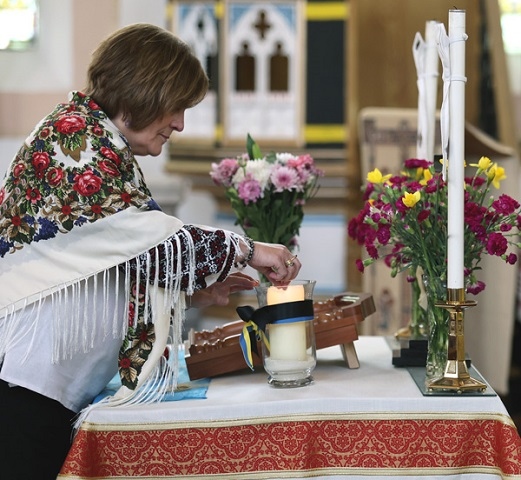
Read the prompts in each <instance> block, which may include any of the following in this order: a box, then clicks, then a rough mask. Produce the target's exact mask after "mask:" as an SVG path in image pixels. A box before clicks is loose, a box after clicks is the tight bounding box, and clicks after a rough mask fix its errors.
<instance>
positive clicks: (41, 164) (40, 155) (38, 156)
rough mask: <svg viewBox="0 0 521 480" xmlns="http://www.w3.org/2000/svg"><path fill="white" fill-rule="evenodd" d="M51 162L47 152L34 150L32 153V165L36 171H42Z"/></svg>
mask: <svg viewBox="0 0 521 480" xmlns="http://www.w3.org/2000/svg"><path fill="white" fill-rule="evenodd" d="M49 163H51V160H50V158H49V154H48V153H47V152H34V153H33V161H32V164H33V167H34V169H35V170H36V171H37V172H43V171H44V170H45V169H46V168H47V167H48V166H49Z"/></svg>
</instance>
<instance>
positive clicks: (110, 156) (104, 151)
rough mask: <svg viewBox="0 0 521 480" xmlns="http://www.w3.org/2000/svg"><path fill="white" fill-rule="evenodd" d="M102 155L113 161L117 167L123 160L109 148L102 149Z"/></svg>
mask: <svg viewBox="0 0 521 480" xmlns="http://www.w3.org/2000/svg"><path fill="white" fill-rule="evenodd" d="M100 153H101V154H102V155H103V156H104V157H105V158H108V159H109V160H112V161H113V162H114V163H115V164H116V165H119V164H120V163H121V158H119V155H118V154H117V153H116V152H115V151H114V150H111V149H110V148H107V147H101V148H100Z"/></svg>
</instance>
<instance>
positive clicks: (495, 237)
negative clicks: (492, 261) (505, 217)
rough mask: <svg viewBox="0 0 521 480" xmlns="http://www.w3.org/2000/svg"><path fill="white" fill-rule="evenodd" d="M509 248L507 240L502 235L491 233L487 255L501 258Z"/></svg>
mask: <svg viewBox="0 0 521 480" xmlns="http://www.w3.org/2000/svg"><path fill="white" fill-rule="evenodd" d="M507 248H508V241H507V239H506V238H505V237H504V236H503V235H501V234H500V233H495V232H493V233H491V234H490V237H488V241H487V253H488V254H489V255H497V256H498V257H500V256H501V255H503V254H504V253H505V252H506V251H507Z"/></svg>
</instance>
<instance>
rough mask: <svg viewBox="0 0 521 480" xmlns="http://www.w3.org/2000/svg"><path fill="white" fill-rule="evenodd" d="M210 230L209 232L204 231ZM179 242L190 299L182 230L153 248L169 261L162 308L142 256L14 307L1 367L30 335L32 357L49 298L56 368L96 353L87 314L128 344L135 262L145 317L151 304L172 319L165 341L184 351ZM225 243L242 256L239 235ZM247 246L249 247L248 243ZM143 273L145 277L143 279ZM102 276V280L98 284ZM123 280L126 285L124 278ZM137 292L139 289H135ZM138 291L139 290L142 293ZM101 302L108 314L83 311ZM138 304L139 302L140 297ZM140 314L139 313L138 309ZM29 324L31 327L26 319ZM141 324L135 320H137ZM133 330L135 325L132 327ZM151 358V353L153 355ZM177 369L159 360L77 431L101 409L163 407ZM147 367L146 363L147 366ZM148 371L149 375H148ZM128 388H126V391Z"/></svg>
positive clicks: (1, 339)
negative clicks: (122, 287)
mask: <svg viewBox="0 0 521 480" xmlns="http://www.w3.org/2000/svg"><path fill="white" fill-rule="evenodd" d="M205 228H207V229H210V228H208V227H205ZM181 237H183V240H184V241H185V245H184V247H185V248H187V249H188V251H187V258H188V259H189V262H190V265H189V272H190V273H189V279H188V288H187V291H186V295H189V296H191V295H192V294H193V293H194V289H195V246H194V243H193V239H192V237H191V235H190V234H189V233H188V232H187V231H186V230H185V229H183V228H181V229H180V230H179V231H178V232H177V235H175V236H173V237H171V238H170V239H168V240H166V241H164V242H162V243H161V244H159V245H157V246H156V247H154V248H153V249H152V250H154V254H155V258H159V251H160V249H161V250H162V255H163V258H164V259H165V267H164V269H163V271H162V272H161V273H162V274H163V275H164V280H165V284H164V286H163V289H164V295H161V297H162V300H161V301H160V302H159V303H160V304H158V301H157V300H158V298H157V297H158V295H157V292H158V289H159V288H160V287H159V286H158V284H159V274H160V272H159V269H158V268H156V269H155V276H154V277H153V278H152V275H151V271H152V268H151V266H152V260H151V259H152V255H151V253H150V250H147V251H146V252H143V253H142V254H141V255H139V256H137V257H134V258H132V259H129V260H127V261H126V262H125V264H124V265H123V268H121V270H120V268H117V266H114V267H116V268H111V269H107V270H104V271H103V272H95V273H92V274H91V275H89V276H87V277H85V278H80V279H78V280H77V281H75V282H72V283H68V284H64V285H60V286H58V288H54V289H53V290H52V292H51V293H49V292H41V293H40V295H39V299H38V300H37V301H35V302H33V303H31V304H27V303H25V304H23V305H22V307H21V308H19V306H17V307H18V308H15V306H12V307H11V308H10V309H8V311H7V313H6V315H5V316H4V318H3V319H0V320H1V321H0V361H1V359H2V358H3V355H4V354H5V352H6V351H8V350H9V348H10V347H11V346H13V345H14V344H15V343H16V342H18V341H19V340H20V339H21V338H23V337H24V336H25V335H31V336H32V338H31V341H30V346H29V348H28V352H27V355H29V354H30V351H31V347H32V344H33V342H34V338H35V336H36V335H37V334H38V331H39V328H38V327H42V325H40V324H41V322H43V319H42V318H41V315H40V312H41V305H42V302H43V300H44V299H46V298H47V297H50V298H51V301H52V307H53V308H52V309H53V325H52V328H53V354H52V362H54V363H57V362H60V361H62V360H66V359H69V358H72V357H73V356H74V354H75V353H77V352H79V351H83V352H88V351H89V350H91V349H93V348H96V345H95V338H96V332H95V331H93V330H92V329H93V328H94V327H95V326H96V324H98V322H96V318H94V319H93V318H91V317H89V314H90V313H92V314H93V315H102V322H101V324H102V325H103V332H102V334H103V335H104V336H106V335H112V336H113V337H114V338H118V337H119V338H121V339H122V340H123V339H124V337H125V335H126V334H127V329H128V321H127V318H128V313H129V302H130V278H131V262H134V266H135V269H136V271H138V272H142V274H141V275H139V276H138V282H139V283H144V284H145V296H144V298H145V312H148V311H149V309H148V306H149V302H152V303H153V305H154V307H153V308H152V311H156V312H157V313H158V314H166V313H168V315H169V317H170V316H171V317H172V318H171V321H170V334H171V335H170V337H169V338H167V339H168V341H170V342H171V344H172V346H173V350H174V351H176V352H177V350H178V348H180V346H181V345H182V332H183V325H184V320H185V309H186V300H185V293H184V292H182V291H181V281H182V262H180V261H178V260H177V258H176V255H175V254H174V252H180V251H181V248H182V247H181ZM227 238H228V241H229V243H230V247H232V248H230V251H231V252H238V251H239V249H240V243H241V242H242V243H245V242H244V239H243V237H242V236H241V235H239V234H236V233H234V232H227ZM172 239H175V241H176V244H175V247H174V245H173V244H172ZM245 244H246V245H247V243H245ZM143 272H144V274H143ZM99 274H101V279H99V276H98V275H99ZM122 275H123V276H124V278H123V279H122V278H121V276H122ZM90 280H92V282H93V286H92V288H91V289H89V281H90ZM99 281H101V282H102V283H103V285H102V293H101V294H98V282H99ZM120 281H124V285H125V292H124V295H125V298H124V302H123V304H124V305H125V307H124V309H123V310H122V309H121V308H120V307H119V304H120V303H121V302H120V299H119V298H118V297H119V295H120V293H119V289H118V288H116V289H115V293H114V289H113V287H112V285H114V284H116V285H118V284H119V282H120ZM136 289H137V290H138V289H139V284H138V285H136ZM138 291H139V290H138ZM111 295H115V299H114V302H113V305H114V308H113V310H109V306H108V305H109V303H110V302H109V301H108V299H109V297H110V296H111ZM98 302H103V305H104V308H103V311H102V312H100V311H99V309H96V308H94V309H92V311H89V309H87V308H81V305H82V304H84V305H89V304H93V305H95V304H97V303H98ZM136 302H138V299H137V296H136ZM135 306H136V311H137V305H135ZM29 318H30V319H31V320H30V324H29V325H28V324H27V321H28V319H29ZM134 321H135V322H137V319H135V320H134ZM146 321H147V322H153V323H155V319H154V318H147V319H146ZM134 326H135V325H134ZM154 348H156V349H161V353H162V352H163V351H164V348H165V345H159V342H158V341H156V342H155V343H154V346H153V349H154ZM150 355H151V356H152V353H151V354H150ZM174 357H175V358H173V362H172V363H173V365H172V367H170V366H169V365H167V364H166V362H164V358H163V357H162V355H161V356H159V361H158V362H157V364H156V365H155V366H154V368H152V369H151V371H150V372H149V374H148V376H147V378H139V381H138V385H137V387H136V389H135V390H129V389H126V390H127V391H126V393H127V394H125V395H122V394H121V392H118V394H116V395H114V396H111V397H107V398H106V399H104V400H102V401H101V402H99V403H96V404H94V405H89V406H88V407H86V408H85V409H83V410H82V411H81V412H80V413H79V414H78V417H77V420H76V422H75V429H77V428H79V426H80V425H81V423H82V422H83V421H84V420H85V418H86V417H87V416H88V414H89V412H90V411H91V410H92V409H94V408H97V407H99V406H123V405H135V404H141V403H153V402H159V401H161V400H162V399H163V398H164V396H165V394H166V393H167V392H168V391H172V389H175V388H176V385H177V378H178V372H179V365H178V355H174ZM145 363H146V362H145ZM148 370H150V369H148ZM125 388H126V387H125Z"/></svg>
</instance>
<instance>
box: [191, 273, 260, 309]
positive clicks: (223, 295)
mask: <svg viewBox="0 0 521 480" xmlns="http://www.w3.org/2000/svg"><path fill="white" fill-rule="evenodd" d="M258 285H259V281H258V280H255V279H254V278H252V277H250V276H249V275H245V274H244V273H232V274H231V275H229V276H228V277H227V278H226V280H224V281H223V282H215V283H213V284H212V285H210V286H208V287H206V288H204V289H202V290H198V291H197V292H195V293H194V294H193V295H192V297H191V303H190V306H191V307H197V308H201V307H207V306H210V305H228V303H229V302H230V298H229V297H230V295H231V294H232V293H236V292H240V291H242V290H251V289H252V288H254V287H256V286H258Z"/></svg>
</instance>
